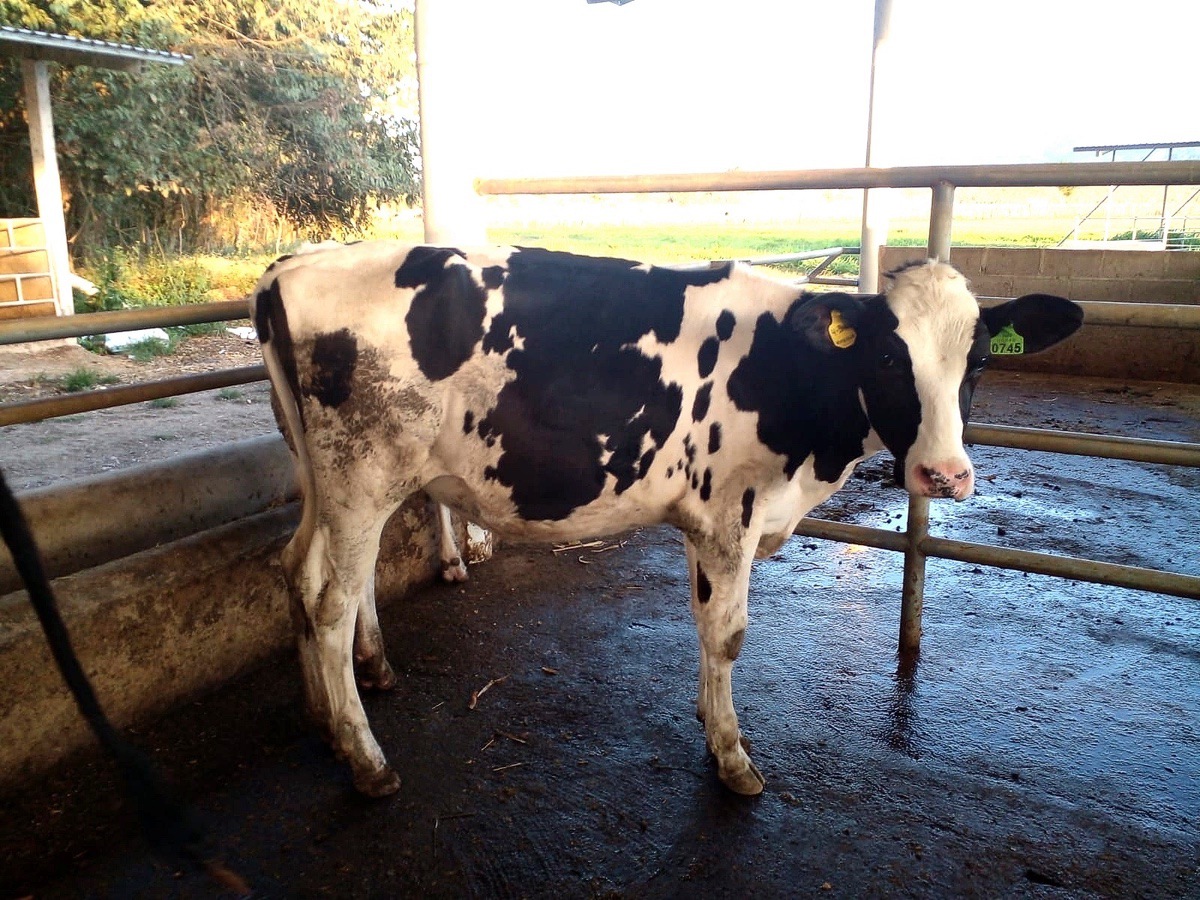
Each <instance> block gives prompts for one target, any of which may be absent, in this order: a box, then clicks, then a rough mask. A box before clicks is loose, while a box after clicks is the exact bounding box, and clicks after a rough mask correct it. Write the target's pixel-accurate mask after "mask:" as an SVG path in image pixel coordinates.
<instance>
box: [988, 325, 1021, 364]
mask: <svg viewBox="0 0 1200 900" xmlns="http://www.w3.org/2000/svg"><path fill="white" fill-rule="evenodd" d="M991 351H992V356H1020V355H1021V354H1023V353H1024V352H1025V338H1023V337H1021V335H1019V334H1017V331H1016V329H1015V328H1013V327H1012V326H1011V325H1005V326H1004V327H1003V328H1001V329H1000V331H999V332H997V333H996V334H995V335H994V336H993V337H992V345H991Z"/></svg>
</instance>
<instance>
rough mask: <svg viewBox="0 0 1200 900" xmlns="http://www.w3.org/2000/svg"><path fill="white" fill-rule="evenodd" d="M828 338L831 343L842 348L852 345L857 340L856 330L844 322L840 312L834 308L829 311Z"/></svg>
mask: <svg viewBox="0 0 1200 900" xmlns="http://www.w3.org/2000/svg"><path fill="white" fill-rule="evenodd" d="M829 339H830V340H831V341H833V345H834V346H835V347H838V348H840V349H842V350H845V349H846V348H847V347H852V346H854V342H855V341H856V340H858V332H857V331H855V330H854V329H853V328H851V327H850V326H849V325H847V324H846V321H845V320H844V319H843V318H842V314H841V313H840V312H838V311H837V310H836V309H831V310H830V311H829Z"/></svg>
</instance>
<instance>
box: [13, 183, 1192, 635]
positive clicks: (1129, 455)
mask: <svg viewBox="0 0 1200 900" xmlns="http://www.w3.org/2000/svg"><path fill="white" fill-rule="evenodd" d="M1112 184H1153V185H1178V184H1200V162H1171V163H1090V164H1088V163H1084V164H1044V165H1043V164H1039V165H1014V166H956V167H907V168H896V169H836V170H817V171H804V172H767V173H753V172H734V173H723V174H712V175H674V176H670V175H668V176H617V177H598V178H597V177H589V178H570V179H489V180H481V181H479V182H477V185H476V186H477V189H478V191H479V192H480V193H481V194H485V195H487V194H492V195H499V194H551V193H658V192H687V191H748V190H807V189H857V188H897V187H910V188H911V187H928V188H930V189H931V192H932V203H931V207H930V228H929V245H928V250H929V255H930V256H932V257H936V258H938V259H943V260H945V259H948V258H949V255H950V231H951V224H952V218H953V202H954V190H955V187H957V186H962V187H1041V186H1080V185H1112ZM850 252H855V251H854V250H851V249H848V248H841V247H837V248H828V249H825V250H820V251H810V252H806V253H801V254H788V255H786V256H788V257H790V258H791V259H796V258H801V259H823V260H824V261H823V262H822V263H819V264H818V266H817V269H816V270H814V271H813V272H810V273H808V276H807V280H809V281H811V282H815V283H822V282H823V283H828V284H838V285H842V284H846V283H847V279H840V278H830V277H827V276H823V275H822V274H821V273H822V272H823V271H824V269H825V268H826V267H827V266H828V265H829V264H830V263H831V262H832V260H833V259H836V258H837V256H839V255H842V254H843V253H850ZM783 261H786V260H785V259H784V258H782V257H763V258H759V259H755V260H752V262H756V263H772V262H783ZM701 265H703V264H701ZM850 283H852V281H851V282H850ZM1080 305H1081V306H1082V307H1083V309H1084V322H1085V323H1087V324H1098V325H1134V326H1147V327H1177V328H1188V329H1193V330H1198V331H1200V307H1188V306H1175V305H1170V304H1125V303H1102V302H1081V303H1080ZM246 313H247V310H246V304H245V303H244V302H242V301H230V302H225V303H207V304H199V305H194V306H185V307H173V308H167V309H146V310H131V311H120V312H105V313H91V314H88V315H79V316H71V317H66V318H59V319H35V320H24V321H17V322H0V345H3V344H17V343H24V342H29V341H40V340H51V339H56V338H68V337H82V336H85V335H91V334H101V333H107V332H113V331H128V330H133V329H138V328H149V327H169V326H173V325H189V324H198V323H203V322H220V321H229V320H237V319H243V318H245V317H246ZM265 377H266V372H265V370H264V368H263V367H262V366H247V367H244V368H240V369H227V370H222V371H218V372H211V373H207V374H203V375H191V376H184V377H180V378H171V379H165V380H162V381H154V382H147V383H143V384H138V385H130V386H124V387H116V388H109V389H106V390H104V391H96V392H91V393H87V394H80V395H72V396H61V397H51V398H46V399H40V400H29V401H21V402H17V403H8V404H0V426H2V425H9V424H15V423H19V422H34V421H39V420H42V419H46V418H51V417H54V416H62V415H71V414H75V413H79V412H85V411H89V410H95V409H103V408H107V407H112V406H120V405H124V404H128V403H137V402H141V401H145V400H152V399H156V398H159V397H168V396H173V395H176V394H184V393H189V392H194V391H205V390H212V389H214V388H220V387H227V386H231V385H236V384H245V383H249V382H254V381H260V380H262V379H264V378H265ZM965 439H966V441H967V442H968V443H974V444H986V445H991V446H1001V447H1010V448H1017V449H1023V450H1039V451H1048V452H1054V453H1071V454H1077V455H1084V456H1093V457H1099V458H1109V459H1123V460H1131V461H1135V462H1148V463H1160V464H1166V465H1182V466H1192V467H1200V444H1194V443H1182V442H1173V441H1148V440H1141V439H1134V438H1124V437H1119V436H1100V435H1089V434H1075V433H1063V432H1057V431H1045V430H1039V429H1028V428H1011V427H1004V426H998V425H982V424H978V425H969V426H968V428H967V431H966V435H965ZM797 534H803V535H807V536H810V537H817V538H825V539H830V540H838V541H845V542H849V543H855V544H862V545H865V546H871V547H878V548H882V549H887V550H893V551H897V552H901V553H903V554H904V559H905V561H904V580H903V592H902V601H901V617H900V646H901V649H902V650H903V651H911V650H915V649H916V648H917V647H918V646H919V643H920V634H921V611H922V605H923V601H924V585H925V561H926V559H927V557H930V556H933V557H939V558H943V559H951V560H957V561H961V562H969V563H976V564H981V565H988V566H996V567H1001V568H1009V569H1017V570H1020V571H1027V572H1035V573H1038V574H1044V575H1055V576H1059V577H1063V578H1072V579H1077V580H1081V581H1089V582H1095V583H1099V584H1109V585H1116V586H1120V587H1126V588H1134V589H1138V590H1146V591H1153V592H1156V593H1164V594H1173V595H1176V596H1181V597H1188V598H1193V599H1200V577H1196V576H1192V575H1185V574H1180V573H1172V572H1162V571H1157V570H1153V569H1145V568H1139V567H1136V566H1124V565H1115V564H1112V563H1105V562H1102V561H1097V560H1088V559H1079V558H1075V557H1063V556H1056V555H1052V554H1045V553H1034V552H1031V551H1027V550H1018V549H1014V548H1006V547H999V546H994V545H991V544H977V543H970V542H965V541H955V540H948V539H945V538H939V537H935V536H932V535H930V534H929V501H928V500H925V499H923V498H912V499H911V500H910V502H909V513H908V530H907V531H906V532H905V533H902V534H901V533H896V532H891V531H886V530H883V529H876V528H867V527H864V526H860V525H851V524H845V523H836V522H829V521H824V520H821V519H817V518H811V517H809V518H806V519H804V520H803V521H802V522H801V523H800V527H799V528H798V529H797Z"/></svg>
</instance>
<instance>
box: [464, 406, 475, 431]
mask: <svg viewBox="0 0 1200 900" xmlns="http://www.w3.org/2000/svg"><path fill="white" fill-rule="evenodd" d="M474 429H475V413H473V412H471V410H469V409H468V410H467V412H466V414H465V415H464V416H463V434H470V433H471V432H472V431H473V430H474Z"/></svg>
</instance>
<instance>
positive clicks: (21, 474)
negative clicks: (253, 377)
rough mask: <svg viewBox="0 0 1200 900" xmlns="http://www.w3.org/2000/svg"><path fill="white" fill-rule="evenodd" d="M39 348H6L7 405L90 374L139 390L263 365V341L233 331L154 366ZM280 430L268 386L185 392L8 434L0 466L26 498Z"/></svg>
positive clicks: (2, 351) (188, 344)
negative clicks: (163, 401) (164, 401)
mask: <svg viewBox="0 0 1200 900" xmlns="http://www.w3.org/2000/svg"><path fill="white" fill-rule="evenodd" d="M30 346H31V345H21V347H19V348H6V347H0V403H6V402H13V401H18V400H29V399H34V398H36V397H45V396H50V395H52V394H55V393H61V381H62V379H63V377H65V376H66V375H69V374H70V373H72V372H75V371H77V370H79V369H81V368H82V369H87V370H89V371H92V372H94V373H95V374H96V375H97V376H98V377H101V378H109V379H114V382H113V383H115V384H132V383H136V382H139V381H152V380H157V379H161V378H169V377H172V376H175V375H185V374H187V375H190V374H195V373H198V372H206V371H214V370H217V369H231V368H239V367H241V366H252V365H258V364H260V363H261V362H262V356H261V355H260V353H259V350H258V344H257V342H256V341H246V340H243V339H242V338H239V337H236V336H234V335H232V334H228V333H224V334H211V335H198V336H196V337H192V338H189V339H188V340H186V341H185V342H183V344H182V345H180V348H179V350H178V351H177V352H176V353H174V354H172V355H170V356H161V357H155V358H153V359H151V360H148V361H146V362H134V361H133V360H130V359H128V358H126V357H124V356H119V355H111V356H108V355H98V354H95V353H90V352H88V351H87V350H84V349H83V348H82V347H80V346H78V345H66V344H63V343H56V344H54V345H50V346H48V345H40V346H39V345H34V346H37V349H36V350H30V349H28V348H29V347H30ZM96 390H104V385H101V386H99V387H97V388H96ZM273 431H275V419H274V418H273V416H272V415H271V405H270V395H269V392H268V388H267V386H266V384H265V383H258V384H249V385H243V386H240V387H235V388H226V389H223V390H220V391H204V392H202V393H197V394H184V395H181V396H179V397H178V398H177V399H176V401H175V403H174V405H171V406H166V407H164V406H156V405H153V404H151V403H138V404H135V405H133V406H126V407H117V408H114V409H107V410H98V411H96V412H90V413H82V414H80V415H75V416H66V417H63V418H59V419H51V420H47V421H45V422H37V423H32V424H28V425H11V426H8V427H5V428H0V466H3V469H4V473H5V477H6V478H7V479H8V480H9V483H10V485H11V486H12V488H13V489H14V490H17V491H22V490H27V489H29V488H34V487H42V486H44V485H48V484H53V483H55V482H57V481H61V480H66V479H71V478H78V477H82V476H85V475H95V474H98V473H100V472H106V471H109V470H111V469H121V468H127V467H129V466H135V465H139V464H143V463H148V462H154V461H157V460H161V459H166V458H168V457H171V456H174V455H176V454H178V453H182V452H186V451H188V450H199V449H201V448H204V447H210V446H216V445H219V444H223V443H227V442H230V441H237V440H242V439H244V438H249V437H255V436H257V435H260V434H268V433H271V432H273Z"/></svg>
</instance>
